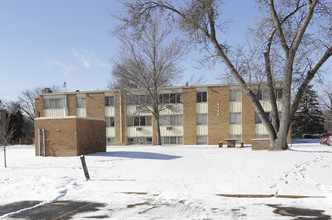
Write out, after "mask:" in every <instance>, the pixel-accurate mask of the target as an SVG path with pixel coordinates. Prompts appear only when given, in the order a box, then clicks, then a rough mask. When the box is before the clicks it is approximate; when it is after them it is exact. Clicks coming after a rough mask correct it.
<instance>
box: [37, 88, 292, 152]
mask: <svg viewBox="0 0 332 220" xmlns="http://www.w3.org/2000/svg"><path fill="white" fill-rule="evenodd" d="M235 87H236V86H234V85H230V84H226V85H209V86H192V87H188V86H184V87H175V89H174V88H173V89H168V90H167V89H166V92H165V94H168V93H167V91H168V92H169V93H180V94H182V104H181V103H180V102H178V101H177V102H176V103H174V102H172V103H167V104H170V105H179V106H180V108H178V109H183V112H182V120H183V121H182V125H181V124H179V125H177V126H178V128H179V129H177V130H174V131H172V133H171V135H170V133H169V131H167V130H166V129H165V127H167V126H169V125H163V126H164V127H163V129H161V130H163V131H162V132H164V136H163V134H162V137H177V138H181V137H182V138H183V144H185V145H195V144H196V143H197V136H199V138H201V137H204V138H206V137H207V142H208V144H209V145H218V143H219V142H220V141H224V140H225V139H227V138H230V137H231V131H230V129H231V130H232V137H234V136H235V135H238V136H237V137H242V141H243V142H244V143H245V144H251V140H252V139H254V138H255V136H256V135H255V132H256V131H255V130H256V128H258V127H257V126H256V125H255V110H254V107H253V105H252V104H251V102H250V100H249V98H248V97H247V96H246V95H245V93H244V92H242V96H241V101H238V102H242V103H240V104H239V103H237V104H236V105H233V104H232V105H231V104H230V90H231V89H233V90H234V88H235ZM236 88H237V87H236ZM175 91H176V92H175ZM197 91H198V92H202V91H206V92H207V102H205V101H204V102H205V104H203V103H202V104H203V105H197V100H196V99H197V95H196V94H197ZM105 94H106V96H114V106H109V107H107V108H105ZM139 94H142V93H141V92H140V93H139ZM52 95H54V97H56V98H59V97H61V96H63V97H66V106H67V110H68V115H62V116H60V115H58V117H64V118H63V120H61V119H54V121H55V122H47V121H43V120H39V119H38V118H39V117H41V118H42V117H44V104H43V102H44V100H43V98H44V96H52ZM77 97H85V100H86V108H85V110H84V109H83V111H82V109H80V110H79V111H80V117H83V118H84V115H85V117H87V118H94V119H102V121H104V119H105V117H106V115H107V117H114V127H112V128H107V132H108V133H107V135H108V136H107V137H106V128H105V125H104V130H105V131H102V132H101V130H100V129H101V128H99V127H98V126H100V125H99V124H98V123H97V124H98V125H97V124H96V125H95V124H93V123H92V122H91V121H90V122H89V123H88V122H84V123H80V122H79V120H78V119H76V122H72V121H73V120H74V119H73V118H72V117H74V118H75V116H77V114H78V112H77V111H78V110H77V106H76V105H77V103H76V102H77V101H76V100H77ZM56 98H55V99H56ZM47 99H50V98H49V97H47ZM181 105H182V106H181ZM241 105H242V106H241ZM35 106H36V108H35V113H36V117H37V119H38V120H36V129H38V128H41V129H42V128H44V129H46V133H47V132H49V130H50V129H51V130H56V132H54V134H53V133H52V134H48V133H47V134H46V137H50V138H49V140H50V141H49V143H52V144H53V143H57V144H58V146H59V147H51V148H50V149H51V150H49V152H46V153H48V154H49V155H67V154H70V155H73V154H75V152H76V154H77V153H79V152H80V150H79V149H82V151H83V152H86V149H84V148H82V147H81V146H83V145H84V144H83V145H82V144H81V142H77V141H78V139H77V138H78V137H74V136H71V137H70V138H68V137H67V136H68V135H69V134H73V132H74V133H75V132H76V134H79V131H80V130H83V131H84V130H85V128H86V127H89V126H90V130H94V131H96V133H94V134H93V135H94V136H96V137H98V138H103V137H105V138H108V137H109V138H110V141H113V140H114V141H115V144H116V145H126V144H127V141H128V139H127V137H128V135H130V137H134V138H136V137H137V138H140V137H141V136H139V135H141V133H140V132H136V133H135V132H133V131H135V129H133V128H132V127H131V128H130V129H128V128H127V103H126V93H125V92H120V91H93V92H76V93H74V92H68V93H62V94H47V93H44V94H42V95H41V96H40V97H38V98H36V99H35ZM234 106H235V107H236V108H234ZM61 108H62V107H61ZM230 108H232V110H231V109H230ZM131 109H132V108H131ZM234 109H235V112H237V113H241V119H242V121H241V123H240V124H239V123H237V124H236V125H235V126H232V125H230V111H232V112H233V111H234ZM166 110H167V111H168V113H167V114H171V115H172V114H174V115H179V114H181V113H179V112H178V111H177V112H176V111H174V113H173V112H170V110H169V109H166ZM52 111H54V112H56V111H58V112H60V113H61V109H60V110H59V109H48V110H47V111H45V114H46V115H48V117H54V116H52V114H53V112H52ZM130 111H132V110H130ZM197 111H198V113H199V114H207V125H205V124H204V125H202V126H199V127H198V126H197V125H196V124H197V122H196V121H197V119H196V117H197V115H196V114H197ZM62 112H63V111H62ZM82 112H83V113H82ZM128 114H129V113H128ZM130 114H132V113H130ZM82 115H83V116H82ZM66 117H68V118H66ZM108 119H109V118H108ZM67 120H68V121H67ZM112 120H113V119H112ZM74 121H75V120H74ZM46 122H47V123H46ZM45 123H46V124H45ZM61 123H63V124H61ZM103 123H104V124H105V121H104V122H103ZM44 125H45V126H44ZM47 126H50V127H49V128H48V127H47ZM95 126H97V127H96V128H95ZM131 126H133V125H131ZM143 126H144V125H143ZM148 126H150V127H149V128H148V129H151V130H150V131H152V144H154V145H155V144H157V134H156V133H157V132H156V130H157V129H156V123H155V119H154V117H152V125H148ZM181 126H182V127H181ZM137 127H141V126H137ZM171 127H172V126H171ZM91 128H93V129H91ZM143 128H144V127H143ZM72 129H73V130H72ZM259 129H261V127H260V128H259ZM165 130H166V132H168V133H165ZM61 131H67V133H68V134H64V133H61ZM97 131H98V132H101V133H100V135H101V136H103V137H101V136H100V135H99V133H98V132H97ZM234 131H235V132H237V133H234ZM176 132H178V133H176ZM182 132H183V133H182ZM258 132H260V131H258ZM60 133H61V135H60ZM83 133H84V132H83ZM56 134H57V135H58V136H57V135H56ZM85 134H86V132H85ZM262 134H263V135H266V133H262ZM36 135H37V130H36ZM59 135H60V136H59ZM86 135H87V134H86ZM136 135H137V136H136ZM59 137H61V138H63V137H64V142H66V146H65V145H64V144H62V140H61V138H59ZM86 137H89V135H88V136H86ZM86 137H83V136H82V137H80V141H82V142H87V139H86ZM90 137H91V135H90ZM144 137H145V136H144ZM149 137H151V136H149ZM67 140H68V141H67ZM69 140H70V141H69ZM200 140H202V139H200ZM203 140H204V139H203ZM205 140H206V139H205ZM75 141H76V142H75ZM288 141H290V137H288ZM67 142H68V143H67ZM91 144H92V145H95V143H93V141H92V142H91ZM37 145H38V140H37V141H36V146H37ZM52 146H53V145H52ZM73 146H76V147H73ZM73 149H74V150H73ZM56 151H58V153H55V152H56ZM65 151H68V153H65ZM36 154H39V151H38V152H37V148H36Z"/></svg>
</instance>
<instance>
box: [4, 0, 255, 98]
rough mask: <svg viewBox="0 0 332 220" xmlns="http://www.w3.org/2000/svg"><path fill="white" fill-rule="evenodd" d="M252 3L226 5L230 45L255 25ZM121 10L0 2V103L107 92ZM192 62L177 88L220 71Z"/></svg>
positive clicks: (84, 2) (71, 0) (58, 1)
mask: <svg viewBox="0 0 332 220" xmlns="http://www.w3.org/2000/svg"><path fill="white" fill-rule="evenodd" d="M253 2H254V1H244V0H232V1H230V0H229V1H228V3H227V4H226V5H225V10H224V11H225V17H226V18H228V19H232V21H233V23H232V24H231V25H230V28H229V30H228V34H227V35H228V36H227V38H229V39H231V40H230V41H232V40H233V41H234V42H240V41H243V39H244V35H245V33H246V31H247V27H248V26H249V25H253V24H254V21H255V20H254V18H255V14H256V11H255V8H254V3H253ZM120 10H121V5H120V4H119V3H117V1H115V0H0V30H1V34H0V80H1V85H0V99H5V100H15V99H16V98H17V96H18V95H19V94H20V93H21V92H22V91H23V90H25V89H33V88H35V87H39V86H43V87H48V86H51V85H63V83H64V82H66V83H67V90H68V91H75V90H77V89H78V90H81V91H87V90H98V89H106V86H107V80H108V79H109V78H110V72H111V70H112V65H111V63H110V62H109V60H110V58H111V57H112V56H114V54H115V53H116V52H117V48H118V41H117V39H116V38H115V37H113V36H111V35H110V34H109V31H111V30H112V29H113V28H114V26H115V25H116V23H117V21H116V20H114V18H113V17H112V16H111V14H114V13H116V12H117V11H120ZM235 14H236V16H234V15H235ZM193 54H195V53H193ZM196 55H197V54H196ZM194 58H195V57H194V56H192V57H188V58H187V60H186V61H185V62H183V67H184V68H185V73H184V77H183V79H182V81H180V82H179V84H178V85H184V84H185V82H186V81H188V79H189V78H190V76H191V75H192V74H200V73H204V74H205V79H206V82H205V84H215V83H219V82H218V81H216V80H215V77H216V75H217V72H220V71H223V68H220V67H219V68H217V69H214V70H212V71H210V70H208V69H199V70H197V69H195V68H194V66H197V64H195V62H194V61H193V59H194Z"/></svg>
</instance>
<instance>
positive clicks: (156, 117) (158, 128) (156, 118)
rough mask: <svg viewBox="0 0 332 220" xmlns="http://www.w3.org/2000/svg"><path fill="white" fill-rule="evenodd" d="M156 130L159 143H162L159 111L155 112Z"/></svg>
mask: <svg viewBox="0 0 332 220" xmlns="http://www.w3.org/2000/svg"><path fill="white" fill-rule="evenodd" d="M154 116H155V120H156V131H157V145H161V135H160V125H159V111H157V112H156V113H155V115H154Z"/></svg>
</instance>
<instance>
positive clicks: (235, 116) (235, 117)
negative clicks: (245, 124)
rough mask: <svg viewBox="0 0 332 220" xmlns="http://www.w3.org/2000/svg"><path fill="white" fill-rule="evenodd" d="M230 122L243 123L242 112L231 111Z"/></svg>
mask: <svg viewBox="0 0 332 220" xmlns="http://www.w3.org/2000/svg"><path fill="white" fill-rule="evenodd" d="M229 123H230V124H241V113H230V114H229Z"/></svg>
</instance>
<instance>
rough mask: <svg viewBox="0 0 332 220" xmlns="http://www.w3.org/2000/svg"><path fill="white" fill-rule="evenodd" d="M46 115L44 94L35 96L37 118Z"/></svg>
mask: <svg viewBox="0 0 332 220" xmlns="http://www.w3.org/2000/svg"><path fill="white" fill-rule="evenodd" d="M37 117H44V99H43V96H40V97H38V98H35V118H37Z"/></svg>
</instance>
